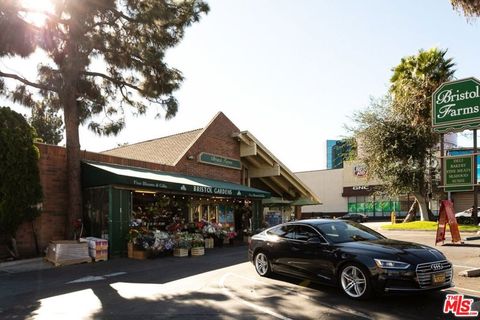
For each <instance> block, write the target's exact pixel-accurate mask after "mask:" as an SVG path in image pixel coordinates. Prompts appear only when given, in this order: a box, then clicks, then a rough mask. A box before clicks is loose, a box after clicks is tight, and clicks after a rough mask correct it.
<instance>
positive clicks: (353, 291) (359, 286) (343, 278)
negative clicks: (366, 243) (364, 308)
mask: <svg viewBox="0 0 480 320" xmlns="http://www.w3.org/2000/svg"><path fill="white" fill-rule="evenodd" d="M340 286H341V288H342V290H343V292H344V293H345V294H346V295H347V296H349V297H350V298H353V299H367V298H368V297H370V295H371V292H372V289H371V285H370V279H369V277H368V273H367V271H366V270H365V269H364V268H362V267H361V266H359V265H357V264H347V265H345V266H344V267H343V269H342V271H341V272H340Z"/></svg>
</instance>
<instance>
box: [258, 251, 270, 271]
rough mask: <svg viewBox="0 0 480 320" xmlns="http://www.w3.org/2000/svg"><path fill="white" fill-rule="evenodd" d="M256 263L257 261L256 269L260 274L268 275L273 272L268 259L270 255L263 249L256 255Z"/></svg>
mask: <svg viewBox="0 0 480 320" xmlns="http://www.w3.org/2000/svg"><path fill="white" fill-rule="evenodd" d="M254 263H255V270H256V271H257V273H258V274H259V275H260V276H262V277H266V276H269V275H270V274H271V273H272V268H271V266H270V260H269V259H268V256H267V255H266V254H265V253H263V252H261V251H260V252H259V253H257V254H256V255H255V259H254Z"/></svg>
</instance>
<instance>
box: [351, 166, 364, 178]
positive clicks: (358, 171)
mask: <svg viewBox="0 0 480 320" xmlns="http://www.w3.org/2000/svg"><path fill="white" fill-rule="evenodd" d="M353 174H354V175H355V176H357V177H359V178H362V177H364V176H366V175H367V166H366V165H365V164H363V163H360V164H357V165H355V166H353Z"/></svg>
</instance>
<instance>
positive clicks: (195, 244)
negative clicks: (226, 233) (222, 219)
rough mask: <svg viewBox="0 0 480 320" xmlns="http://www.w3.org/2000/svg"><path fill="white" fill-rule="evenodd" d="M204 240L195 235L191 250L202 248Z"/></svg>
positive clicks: (199, 235) (200, 236)
mask: <svg viewBox="0 0 480 320" xmlns="http://www.w3.org/2000/svg"><path fill="white" fill-rule="evenodd" d="M204 246H205V240H204V239H203V236H202V235H201V234H199V233H195V234H194V235H193V238H192V248H198V247H204Z"/></svg>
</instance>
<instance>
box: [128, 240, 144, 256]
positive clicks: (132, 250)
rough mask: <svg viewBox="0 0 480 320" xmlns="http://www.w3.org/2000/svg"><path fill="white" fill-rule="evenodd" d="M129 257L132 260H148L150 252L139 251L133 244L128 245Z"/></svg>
mask: <svg viewBox="0 0 480 320" xmlns="http://www.w3.org/2000/svg"><path fill="white" fill-rule="evenodd" d="M128 257H129V258H130V259H137V260H145V259H147V258H148V251H146V250H137V249H135V247H134V246H133V243H131V242H129V243H128Z"/></svg>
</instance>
